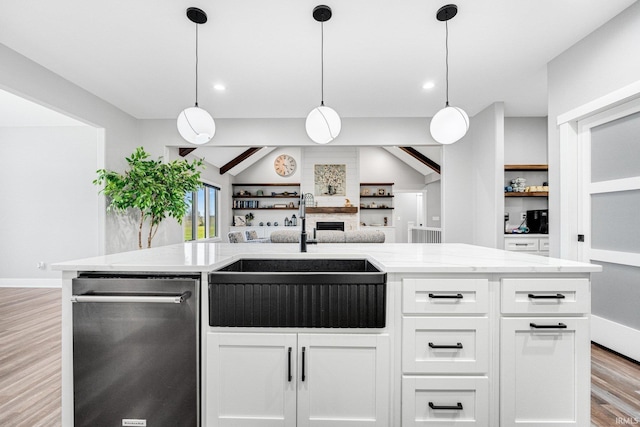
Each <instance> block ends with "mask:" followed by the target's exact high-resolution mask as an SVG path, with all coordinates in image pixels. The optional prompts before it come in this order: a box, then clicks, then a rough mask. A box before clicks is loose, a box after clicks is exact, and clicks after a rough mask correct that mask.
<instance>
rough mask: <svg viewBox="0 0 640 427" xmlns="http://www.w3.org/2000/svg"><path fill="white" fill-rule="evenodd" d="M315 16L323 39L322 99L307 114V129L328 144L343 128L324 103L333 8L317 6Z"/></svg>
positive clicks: (314, 140) (312, 135)
mask: <svg viewBox="0 0 640 427" xmlns="http://www.w3.org/2000/svg"><path fill="white" fill-rule="evenodd" d="M313 18H314V19H315V20H316V21H318V22H320V39H321V49H320V51H321V61H320V64H321V71H320V81H321V101H320V106H319V107H316V108H314V109H313V110H311V112H310V113H309V115H308V116H307V121H306V129H307V135H309V138H311V140H312V141H313V142H315V143H317V144H327V143H329V142H331V141H333V140H334V139H335V138H336V137H337V136H338V135H339V134H340V129H341V128H342V122H341V121H340V116H339V115H338V113H336V111H335V110H334V109H333V108H330V107H326V106H325V105H324V23H325V22H326V21H328V20H329V19H331V8H330V7H329V6H324V5H320V6H316V7H315V8H314V9H313Z"/></svg>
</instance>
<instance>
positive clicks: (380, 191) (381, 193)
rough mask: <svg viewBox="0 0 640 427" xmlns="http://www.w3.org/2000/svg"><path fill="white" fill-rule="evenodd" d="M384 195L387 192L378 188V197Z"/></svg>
mask: <svg viewBox="0 0 640 427" xmlns="http://www.w3.org/2000/svg"><path fill="white" fill-rule="evenodd" d="M386 194H387V192H386V191H385V189H384V188H378V196H384V195H386Z"/></svg>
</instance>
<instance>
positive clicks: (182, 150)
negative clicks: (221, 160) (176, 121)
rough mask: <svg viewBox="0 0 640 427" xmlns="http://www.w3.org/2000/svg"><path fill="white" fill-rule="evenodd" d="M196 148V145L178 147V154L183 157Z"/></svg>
mask: <svg viewBox="0 0 640 427" xmlns="http://www.w3.org/2000/svg"><path fill="white" fill-rule="evenodd" d="M196 148H198V147H189V148H184V147H180V148H178V154H180V157H184V156H186V155H187V154H189V153H191V152H192V151H193V150H195V149H196Z"/></svg>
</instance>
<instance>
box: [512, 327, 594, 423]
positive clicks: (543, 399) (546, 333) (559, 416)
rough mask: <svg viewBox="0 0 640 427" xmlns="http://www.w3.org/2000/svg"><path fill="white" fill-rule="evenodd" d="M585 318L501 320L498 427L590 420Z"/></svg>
mask: <svg viewBox="0 0 640 427" xmlns="http://www.w3.org/2000/svg"><path fill="white" fill-rule="evenodd" d="M588 322H589V320H588V319H587V318H586V317H578V318H576V317H526V318H503V319H502V320H501V336H500V338H501V340H500V347H501V348H500V365H501V366H500V390H501V393H500V427H516V426H518V427H560V426H562V427H569V426H574V427H584V426H588V425H589V418H590V410H589V392H590V387H589V386H590V384H589V381H590V377H589V369H590V365H589V364H590V361H589V357H588V354H589V346H590V344H589V332H588V328H589V324H588ZM582 404H584V405H582ZM578 405H581V406H578Z"/></svg>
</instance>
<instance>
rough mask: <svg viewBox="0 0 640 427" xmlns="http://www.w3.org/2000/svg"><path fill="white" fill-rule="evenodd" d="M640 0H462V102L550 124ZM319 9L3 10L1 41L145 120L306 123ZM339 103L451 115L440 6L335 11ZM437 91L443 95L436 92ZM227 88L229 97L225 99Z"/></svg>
mask: <svg viewBox="0 0 640 427" xmlns="http://www.w3.org/2000/svg"><path fill="white" fill-rule="evenodd" d="M633 2H634V1H633V0H606V1H605V0H535V1H532V0H529V1H526V0H458V1H457V2H456V4H457V5H458V7H459V13H458V16H456V17H455V18H454V19H453V20H452V21H450V22H449V47H450V59H449V65H450V101H451V103H452V104H453V105H456V106H460V107H462V108H464V109H466V110H467V112H468V113H469V115H470V116H473V115H475V114H476V113H478V112H479V111H481V110H482V109H483V108H485V107H486V106H487V105H489V104H490V103H492V102H495V101H504V103H505V111H506V115H507V116H545V115H546V114H547V94H546V64H547V63H548V62H549V61H550V60H551V59H553V58H554V57H555V56H556V55H558V54H559V53H561V52H562V51H564V50H565V49H567V48H568V47H570V46H571V45H573V44H574V43H576V42H577V41H578V40H580V39H582V38H583V37H585V36H586V35H587V34H589V33H590V32H592V31H593V30H594V29H596V28H597V27H599V26H600V25H602V24H603V23H605V22H606V21H608V20H609V19H611V18H612V17H613V16H615V15H616V14H618V13H620V12H621V11H622V10H624V9H625V8H626V7H628V6H629V5H631V4H632V3H633ZM318 4H320V3H319V0H313V1H311V0H273V1H270V2H264V1H259V0H243V1H237V0H219V1H216V2H207V1H204V0H172V1H157V0H136V1H130V0H110V1H88V0H53V1H41V0H2V2H1V5H2V7H1V10H2V13H0V42H1V43H3V44H5V45H6V46H8V47H9V48H11V49H14V50H16V51H18V52H20V53H21V54H23V55H25V56H27V57H28V58H30V59H32V60H34V61H36V62H38V63H40V64H41V65H43V66H45V67H47V68H49V69H50V70H52V71H53V72H55V73H57V74H59V75H61V76H62V77H64V78H66V79H68V80H70V81H72V82H74V83H75V84H77V85H79V86H81V87H83V88H85V89H86V90H88V91H90V92H92V93H94V94H95V95H97V96H99V97H100V98H103V99H105V100H107V101H108V102H110V103H112V104H114V105H116V106H117V107H119V108H121V109H122V110H124V111H125V112H127V113H129V114H131V115H133V116H135V117H137V118H144V119H166V118H175V117H177V115H178V113H179V112H180V111H181V109H183V108H184V107H187V106H190V105H192V104H193V102H194V72H195V58H194V53H195V46H194V44H195V24H193V23H191V22H190V21H188V20H187V18H186V17H185V10H186V8H187V7H189V6H196V7H200V8H202V9H204V10H205V11H206V12H207V14H208V15H209V22H208V23H206V24H204V25H202V26H200V65H199V72H200V90H199V92H200V95H199V98H200V99H199V101H200V106H202V107H204V108H206V109H207V110H209V112H210V113H212V115H213V116H214V118H216V117H217V118H257V117H261V118H271V117H292V118H295V117H305V116H306V115H307V113H308V112H309V111H310V110H311V109H312V108H313V107H314V106H316V105H318V104H319V102H320V24H319V23H318V22H316V21H315V20H313V18H312V16H311V11H312V10H313V8H314V7H315V6H316V5H318ZM327 4H328V5H329V6H331V8H332V9H333V14H334V15H333V18H332V19H331V20H330V21H328V22H327V23H325V24H324V29H325V31H324V35H325V103H326V104H327V105H329V106H331V107H333V108H335V109H336V110H337V111H338V112H339V113H340V115H341V116H343V117H429V116H432V115H433V114H434V113H435V112H436V111H437V110H438V109H440V108H441V107H442V106H443V104H444V99H445V93H444V91H445V90H444V37H445V26H444V23H441V22H438V21H437V20H436V19H435V14H436V11H437V10H438V9H439V8H440V7H441V6H442V5H444V4H445V2H444V1H442V0H439V1H435V0H402V1H398V0H395V1H392V0H386V1H385V0H348V1H347V0H342V1H329V2H328V3H327ZM428 80H431V81H433V82H434V83H435V84H436V86H435V88H434V89H431V90H424V89H422V85H423V83H424V82H426V81H428ZM216 83H223V84H225V85H226V87H227V90H226V91H224V92H217V91H215V90H214V89H213V85H214V84H216Z"/></svg>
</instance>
